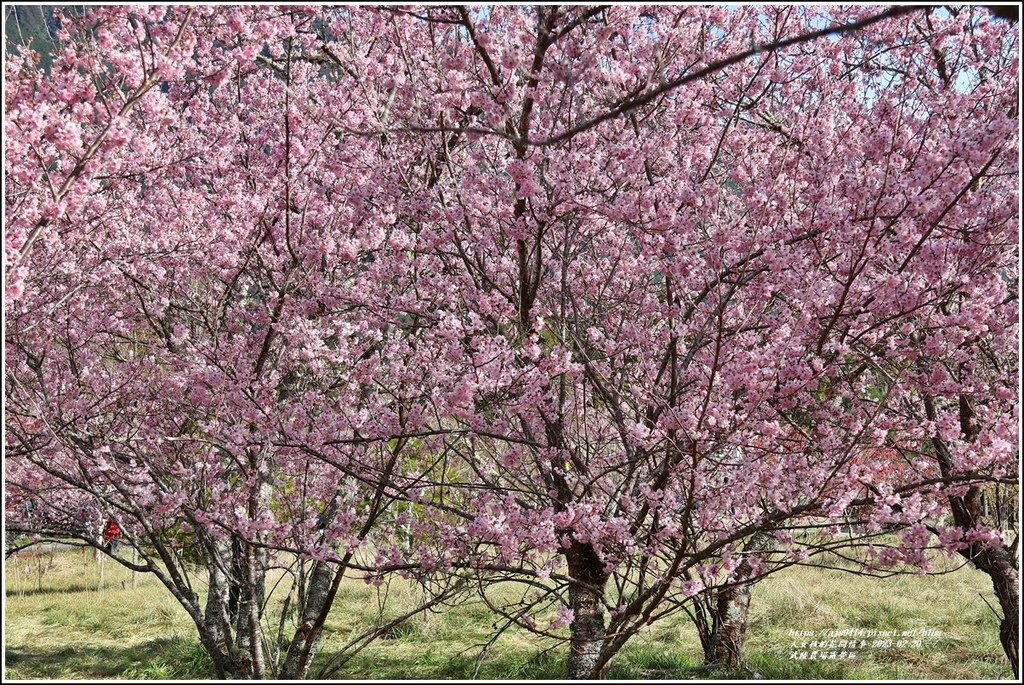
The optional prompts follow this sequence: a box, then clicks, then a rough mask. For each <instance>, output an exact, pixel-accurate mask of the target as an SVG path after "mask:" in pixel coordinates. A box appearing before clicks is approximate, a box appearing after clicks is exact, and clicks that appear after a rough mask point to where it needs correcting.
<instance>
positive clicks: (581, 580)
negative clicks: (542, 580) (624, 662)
mask: <svg viewBox="0 0 1024 685" xmlns="http://www.w3.org/2000/svg"><path fill="white" fill-rule="evenodd" d="M566 560H567V561H568V566H569V577H570V578H572V580H573V581H574V582H572V583H571V584H570V585H569V606H570V608H571V609H572V612H573V619H572V623H571V624H570V626H569V634H570V638H569V663H568V665H567V668H566V678H567V679H569V680H600V679H602V678H603V677H604V674H605V671H606V670H607V666H608V661H607V659H605V658H603V655H602V650H603V647H604V640H605V624H604V608H603V606H602V600H603V599H604V586H605V583H607V582H608V574H607V573H606V572H605V570H604V566H603V564H602V563H601V560H600V559H599V558H598V557H597V554H595V553H594V550H593V548H592V547H591V546H590V545H589V544H588V545H584V544H580V543H578V542H573V543H572V547H571V548H570V550H569V552H568V553H567V554H566Z"/></svg>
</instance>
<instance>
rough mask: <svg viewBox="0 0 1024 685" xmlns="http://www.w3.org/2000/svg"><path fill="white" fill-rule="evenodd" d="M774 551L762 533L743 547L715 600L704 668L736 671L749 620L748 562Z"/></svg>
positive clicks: (750, 570)
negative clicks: (729, 580) (729, 579)
mask: <svg viewBox="0 0 1024 685" xmlns="http://www.w3.org/2000/svg"><path fill="white" fill-rule="evenodd" d="M774 548H775V538H774V537H773V536H772V535H771V534H770V533H767V532H764V531H758V532H757V533H754V535H753V536H752V537H751V538H750V540H748V541H747V544H746V545H745V546H744V548H743V551H744V553H745V558H744V559H743V561H742V562H740V565H739V566H737V567H736V571H735V573H734V574H733V584H732V585H730V586H729V587H725V588H722V589H720V590H719V591H718V593H717V595H716V597H715V603H714V605H713V609H712V629H711V633H710V635H709V636H708V638H707V639H706V640H705V641H704V645H703V647H704V662H705V663H706V664H708V665H713V666H719V667H722V668H725V669H727V670H730V671H738V670H739V668H740V662H741V660H742V658H743V643H744V641H745V640H746V632H747V619H748V618H749V616H750V599H751V595H752V594H753V591H754V584H755V583H756V581H753V580H751V578H752V577H753V575H754V571H753V568H752V565H751V564H750V558H751V556H758V555H762V554H764V553H765V552H769V551H771V550H772V549H774Z"/></svg>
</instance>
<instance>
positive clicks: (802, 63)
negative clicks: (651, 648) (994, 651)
mask: <svg viewBox="0 0 1024 685" xmlns="http://www.w3.org/2000/svg"><path fill="white" fill-rule="evenodd" d="M69 23H70V22H69ZM73 26H74V27H76V28H75V29H74V32H72V33H69V34H68V35H66V36H64V37H63V45H64V47H63V53H62V54H60V55H57V56H56V57H55V59H54V61H53V67H52V69H51V71H50V73H49V74H48V75H44V74H43V73H41V71H40V70H39V69H38V68H36V66H35V63H34V61H33V57H32V56H31V55H30V54H29V55H28V56H26V57H15V58H12V59H11V60H9V62H8V65H7V69H6V77H7V83H8V93H9V94H8V99H7V102H6V113H7V119H6V123H5V131H6V133H7V135H6V136H5V137H6V140H7V142H6V143H5V146H6V152H7V156H8V160H9V164H8V166H7V167H5V177H6V180H7V190H6V194H5V202H6V210H7V220H6V236H7V241H6V247H7V252H6V254H7V264H6V268H5V274H6V277H7V284H6V290H5V292H6V293H7V295H8V300H9V304H8V311H7V317H6V321H7V335H6V338H5V349H6V354H7V359H8V362H7V363H8V368H7V371H6V376H5V395H6V400H7V409H6V412H5V425H6V427H7V434H8V437H7V444H6V449H7V452H8V454H9V455H10V458H8V459H7V460H6V463H8V464H12V466H10V467H7V466H5V476H6V478H7V481H8V485H7V487H8V492H9V493H10V492H16V493H18V494H17V497H18V498H21V500H22V501H27V500H28V499H31V498H37V499H39V500H42V499H44V498H45V499H47V500H49V499H54V501H55V502H56V503H57V506H55V509H64V510H67V511H71V510H73V509H74V510H76V511H77V509H75V508H81V507H85V508H86V509H89V510H90V511H97V512H99V514H98V515H99V516H103V515H104V514H106V515H111V516H113V517H114V518H115V519H116V520H117V521H118V523H119V524H121V527H122V529H123V530H125V531H126V533H125V536H126V538H127V540H128V542H129V544H130V545H131V546H134V547H135V548H136V549H137V551H138V553H139V554H140V555H141V558H142V559H143V562H142V563H140V564H137V565H136V566H137V568H138V570H147V571H150V572H153V573H156V574H157V575H158V576H159V577H160V578H161V580H162V581H163V582H164V584H165V585H166V586H167V587H168V589H169V590H170V591H171V592H173V593H175V596H176V597H177V598H178V599H179V601H180V602H182V604H183V606H185V607H186V609H187V610H189V612H190V615H192V617H193V619H194V621H195V622H196V625H197V628H198V630H199V633H200V636H201V638H202V640H203V643H204V645H206V647H207V649H208V650H209V651H210V652H211V655H213V657H214V661H215V664H217V672H218V675H222V676H223V675H232V676H262V675H277V674H280V675H284V676H286V677H297V676H301V675H304V674H305V673H306V670H307V669H308V666H309V660H310V659H311V658H312V655H313V654H314V653H315V650H316V646H317V644H318V640H319V638H320V634H321V629H322V626H323V621H324V618H325V617H326V612H327V611H328V610H329V609H330V605H331V601H332V598H333V593H334V591H336V589H337V586H338V583H339V582H340V580H341V578H342V575H343V574H344V573H346V572H350V571H353V570H354V571H362V572H365V573H366V574H368V577H370V578H376V577H380V576H381V574H385V573H390V572H396V571H397V572H403V573H405V574H407V575H410V576H411V577H418V578H424V577H432V578H442V577H445V576H449V577H451V578H453V579H457V580H458V582H459V583H461V582H463V581H464V580H466V579H467V578H471V577H472V578H474V579H475V580H478V581H479V582H480V583H481V594H482V595H483V596H484V597H485V598H488V595H487V591H486V585H487V584H488V583H491V582H495V581H498V580H507V581H513V582H517V583H521V584H522V585H523V587H524V592H523V594H522V601H521V602H518V603H516V604H512V605H501V606H498V605H495V607H494V608H495V609H496V610H498V611H500V612H502V613H504V614H505V615H506V617H507V619H508V622H509V623H508V624H509V625H519V626H522V627H525V628H527V629H530V630H534V631H536V632H539V633H543V634H547V635H551V636H555V637H561V638H565V639H566V640H567V641H568V645H569V659H568V671H567V675H568V676H569V677H571V678H595V677H600V676H601V675H603V674H604V672H605V671H606V669H607V667H608V664H609V663H610V662H611V660H612V658H613V657H614V656H615V654H616V653H617V652H618V651H619V650H620V649H621V648H622V646H623V645H624V644H625V643H626V642H627V641H628V640H629V639H630V638H631V637H632V636H634V635H636V634H637V633H638V632H639V631H640V630H642V629H643V628H644V627H645V626H647V625H649V624H650V623H652V622H653V621H655V620H658V619H659V618H662V617H664V616H666V615H669V614H671V613H674V612H680V611H683V612H689V613H690V614H691V616H692V617H693V618H694V620H695V622H696V624H697V626H698V628H699V631H700V633H701V637H702V641H703V642H704V646H705V651H706V653H707V654H708V657H709V659H714V658H717V657H716V654H727V655H729V654H731V655H733V657H735V656H736V655H737V654H738V652H739V649H740V648H741V638H742V614H743V605H744V601H745V600H744V596H746V597H747V600H746V601H749V594H746V595H744V593H745V592H746V593H748V592H749V587H750V584H751V583H753V582H756V580H757V579H759V578H761V577H764V575H765V574H767V573H770V572H773V571H774V570H777V569H778V568H783V567H785V566H786V565H789V564H792V563H798V562H800V561H801V560H803V559H805V558H806V557H807V556H808V555H810V554H814V553H819V552H823V551H830V550H834V551H840V552H842V551H843V550H846V551H847V552H844V553H848V552H849V550H863V552H864V553H865V554H866V555H867V556H866V557H859V558H861V559H862V561H863V563H871V564H875V565H878V566H894V565H905V566H910V567H913V568H916V569H921V570H927V568H928V557H927V554H926V553H925V552H926V550H927V549H928V548H929V547H933V546H935V545H937V544H938V545H941V546H942V547H943V548H945V549H947V550H952V551H954V552H956V551H959V552H961V553H963V554H965V555H966V556H968V557H969V558H970V559H972V560H973V561H975V563H976V564H977V565H978V566H979V568H982V570H985V571H986V572H988V573H990V574H991V575H992V576H993V580H994V582H995V587H996V590H997V595H998V596H999V598H1000V602H1001V603H1002V605H1003V610H1004V612H1005V614H1006V620H1007V621H1009V620H1010V618H1011V616H1013V617H1015V616H1016V613H1013V612H1016V611H1017V609H1016V606H1017V603H1018V602H1017V599H1016V594H1014V593H1010V592H1009V590H1006V589H1005V588H1008V587H1009V585H1008V581H1009V580H1012V575H1011V574H1009V572H1008V571H1006V568H1007V564H1008V561H1007V560H1008V559H1009V558H1012V556H1013V554H1014V553H1015V549H1014V547H1013V544H1012V543H1010V542H1009V541H1007V540H1004V539H1002V537H1001V536H1000V534H999V532H998V531H996V530H993V529H991V528H990V527H987V526H985V525H983V524H981V523H980V522H979V520H978V518H977V517H976V516H973V515H966V514H964V515H961V514H957V511H961V510H962V512H969V511H971V508H970V506H968V503H969V502H971V501H973V499H972V498H976V494H972V493H977V492H978V491H979V490H978V489H979V488H981V487H984V486H985V485H988V484H992V483H1009V482H1015V481H1016V478H1017V456H1018V453H1017V448H1016V443H1017V423H1018V415H1017V409H1016V393H1015V391H1014V389H1013V384H1012V379H1013V378H1015V376H1016V373H1017V361H1016V359H1017V357H1016V349H1017V342H1018V330H1017V327H1016V321H1017V292H1016V289H1017V261H1018V259H1019V255H1018V253H1017V251H1016V249H1017V248H1016V244H1017V237H1018V223H1019V214H1018V209H1017V208H1018V191H1017V186H1018V181H1019V176H1018V174H1019V171H1018V168H1017V157H1018V144H1019V140H1018V116H1019V114H1018V111H1017V102H1018V98H1019V93H1018V86H1017V84H1018V82H1019V77H1018V61H1017V52H1018V50H1019V46H1018V44H1017V39H1016V34H1015V33H1014V31H1013V30H1011V29H1010V28H1009V27H1008V25H1006V24H1004V23H1001V22H993V21H991V19H990V18H989V15H988V14H987V13H985V12H983V11H981V10H977V9H973V8H961V9H958V10H956V11H955V12H947V13H938V12H930V11H927V10H926V9H924V8H917V7H900V8H892V9H883V8H860V9H836V8H832V7H814V8H798V7H781V8H764V7H750V6H743V7H739V8H725V7H696V6H678V7H632V6H629V7H627V6H622V7H582V6H580V7H576V6H574V7H569V8H563V7H554V6H551V7H548V6H545V7H538V8H525V7H513V6H494V7H489V8H487V9H472V8H463V7H428V8H405V7H390V8H341V9H338V8H332V9H327V8H303V7H287V8H270V7H266V8H263V7H260V8H246V9H238V8H171V9H168V8H164V7H160V8H151V9H150V8H124V7H120V8H102V9H100V8H93V9H90V10H89V11H88V12H86V13H85V15H84V16H83V17H81V18H80V19H79V20H76V21H75V22H74V23H73ZM964 407H966V409H964ZM54 492H62V493H67V495H68V496H67V498H66V503H65V499H57V498H55V497H53V496H52V495H51V494H50V493H54ZM12 501H13V500H12ZM951 503H952V504H951ZM950 506H952V507H953V512H954V521H953V525H952V526H950V525H948V522H946V521H943V519H942V513H943V512H944V511H946V510H947V509H948V508H949V507H950ZM23 510H24V507H22V508H17V507H15V508H13V509H12V508H10V507H9V508H8V516H9V517H14V516H16V515H17V513H18V512H22V511H23ZM962 512H961V513H962ZM852 523H856V524H858V528H857V530H858V532H857V533H856V535H855V536H854V537H852V538H851V536H850V535H849V534H848V533H847V532H844V530H843V528H842V527H843V526H846V527H847V530H849V527H850V525H851V524H852ZM25 527H26V529H27V528H30V526H29V525H28V523H26V526H25ZM894 528H899V529H901V531H902V532H899V533H898V536H899V541H898V542H897V543H896V544H891V543H886V542H885V541H886V540H888V539H890V538H891V533H890V531H891V530H893V529H894ZM76 534H77V535H79V536H81V537H82V538H83V539H86V540H95V539H96V538H95V535H96V533H94V532H88V531H82V530H79V531H76ZM90 536H92V537H90ZM183 537H187V538H188V540H189V541H190V543H191V544H192V545H193V547H194V548H195V549H196V550H198V554H199V555H200V556H201V558H202V560H203V568H204V569H205V575H203V577H202V579H201V580H200V578H199V576H197V575H195V574H194V573H191V572H189V571H188V570H187V568H186V566H185V565H183V564H181V563H179V561H178V557H176V556H175V554H176V552H175V547H174V545H173V544H172V542H173V541H174V540H177V539H181V538H183ZM1007 555H1010V556H1009V557H1007ZM292 559H298V561H295V562H292V561H291V560H292ZM986 559H989V560H990V561H985V560H986ZM121 561H122V563H126V564H129V563H131V562H130V561H128V560H127V559H124V558H122V559H121ZM275 565H281V566H284V567H285V570H286V572H287V573H288V574H290V575H289V577H294V579H295V594H294V595H293V597H294V598H293V599H291V600H289V601H291V602H294V603H296V604H298V613H297V618H296V620H295V621H294V623H293V624H291V626H290V633H291V635H292V637H291V639H288V640H286V639H284V628H285V626H286V624H287V621H286V620H285V619H286V617H284V616H282V617H281V618H280V627H279V629H278V630H277V635H278V636H279V639H277V640H276V641H274V640H269V641H268V640H266V638H267V636H268V635H272V634H273V632H274V631H273V630H271V629H269V628H268V627H266V624H267V621H268V619H269V618H270V617H269V615H268V613H267V612H266V611H265V608H264V604H265V597H266V587H265V583H266V579H267V578H269V577H270V576H269V575H268V574H269V573H270V572H271V571H272V570H274V568H273V567H274V566H275ZM995 568H998V569H1001V570H998V571H996V572H993V571H992V570H990V569H995ZM200 583H204V584H205V586H206V588H207V597H206V603H205V606H204V605H203V604H202V603H201V602H200V600H199V598H198V595H197V594H196V590H195V589H194V588H196V587H199V584H200ZM1001 588H1003V589H1001ZM1004 600H1005V601H1004ZM549 610H550V615H549V613H547V612H548V611H549ZM737 610H738V612H739V613H737ZM285 613H287V612H285ZM551 616H553V618H551ZM1014 620H1015V618H1014ZM730 625H731V626H732V628H729V626H730ZM730 633H731V634H730ZM1004 633H1006V634H1007V638H1006V640H1005V641H1004V644H1006V645H1008V646H1007V648H1006V649H1007V653H1008V655H1011V650H1012V652H1013V654H1015V653H1016V636H1015V635H1012V634H1010V631H1009V630H1008V629H1004ZM265 643H266V644H265ZM275 650H276V651H275ZM1012 658H1013V656H1012V655H1011V659H1012Z"/></svg>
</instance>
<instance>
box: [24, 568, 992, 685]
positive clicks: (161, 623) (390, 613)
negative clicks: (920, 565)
mask: <svg viewBox="0 0 1024 685" xmlns="http://www.w3.org/2000/svg"><path fill="white" fill-rule="evenodd" d="M16 563H20V565H21V566H20V568H19V567H17V566H15V564H16ZM101 569H102V573H103V588H102V589H100V588H99V581H100V572H101ZM385 590H386V592H387V594H386V596H385V595H384V592H385ZM497 591H498V592H499V593H500V592H511V590H509V589H500V588H499V589H498V590H497ZM5 592H6V601H5V616H4V628H5V631H4V632H5V646H4V654H5V662H6V670H5V673H4V676H5V679H7V678H10V679H63V680H75V679H159V680H175V679H196V678H210V677H212V672H211V671H210V666H209V660H208V659H207V658H206V656H205V654H204V653H203V651H202V648H201V647H200V646H199V644H198V640H197V639H196V637H195V631H194V628H193V626H192V624H191V622H190V619H189V618H188V616H187V614H186V613H185V612H184V610H183V609H182V608H181V607H180V606H178V605H177V603H176V602H175V601H174V600H173V599H172V598H171V596H170V594H169V593H167V591H166V590H165V589H163V588H162V587H161V586H160V585H159V584H158V583H157V582H156V581H155V579H153V578H152V577H148V576H142V575H138V576H136V577H134V578H133V577H132V574H131V573H130V572H128V571H126V570H125V569H123V568H121V567H120V566H118V565H117V564H115V563H113V562H111V561H109V560H107V561H105V562H104V564H103V565H102V566H101V565H100V564H99V563H98V562H97V561H96V560H95V559H94V558H93V557H92V556H91V555H88V556H83V555H82V554H81V553H79V552H77V551H70V552H68V551H66V552H59V553H55V554H52V555H44V556H43V557H41V558H39V559H37V560H30V561H22V562H12V561H8V562H7V563H6V565H5ZM418 599H419V589H418V588H416V587H414V586H412V585H411V584H408V583H404V582H402V581H395V582H393V583H391V584H390V586H389V587H386V588H375V587H373V586H370V585H366V584H365V583H363V582H361V581H360V580H357V579H352V580H348V581H346V582H345V583H344V584H343V586H342V589H341V592H340V593H339V596H338V600H337V602H336V604H335V607H334V610H333V611H332V613H331V616H330V619H329V620H328V623H327V626H326V641H325V648H324V649H323V650H322V652H321V656H320V657H319V658H318V659H317V662H316V663H315V664H314V668H313V673H314V674H315V673H317V672H318V671H319V670H320V669H321V668H323V667H325V666H327V665H329V662H330V658H331V656H332V655H333V654H335V653H336V652H337V651H338V650H339V649H340V648H341V647H342V646H343V645H345V644H346V643H347V642H349V641H350V640H351V639H352V638H354V637H355V636H357V635H358V634H360V633H361V632H363V631H365V630H366V629H367V628H370V627H373V626H374V625H377V624H378V622H379V621H380V620H381V619H384V620H387V619H389V618H392V617H394V616H397V615H399V613H401V612H402V611H403V610H405V609H406V608H408V607H411V606H413V605H414V604H415V603H416V602H417V600H418ZM986 599H987V600H988V601H989V602H991V603H993V604H994V600H993V598H992V592H991V587H990V586H989V584H988V581H987V578H986V577H985V576H984V575H982V574H981V573H979V572H977V571H972V570H970V569H959V570H955V571H952V572H950V573H948V574H946V575H942V576H903V577H897V578H891V579H887V580H877V579H871V578H865V577H858V576H853V575H850V574H847V573H842V572H840V571H835V570H829V569H823V568H814V567H802V568H792V569H789V570H787V571H785V572H783V573H780V574H778V575H776V576H773V577H771V578H769V579H767V580H766V581H764V582H763V583H761V584H760V585H759V586H758V588H757V589H756V590H755V592H754V599H753V602H752V605H751V611H752V618H751V623H750V629H749V635H748V644H747V665H748V667H749V668H750V669H751V672H757V673H759V674H760V675H761V676H763V677H766V678H771V679H787V678H796V679H848V680H855V679H876V680H887V679H888V680H892V679H927V680H933V679H934V680H962V679H1009V678H1010V675H1011V674H1010V669H1009V666H1008V665H1007V664H1006V661H1005V659H1004V657H1003V655H1002V650H1001V648H1000V646H999V641H998V628H997V623H998V622H997V619H996V617H995V615H994V614H993V612H992V610H991V609H990V608H989V607H988V606H987V605H986V602H985V600H986ZM496 621H497V619H496V617H495V616H494V615H493V614H491V613H490V612H489V611H488V610H487V608H486V607H485V606H484V605H483V604H482V603H480V602H478V601H477V602H474V601H469V600H466V601H463V602H462V603H460V604H459V605H458V606H457V607H455V608H453V609H450V610H448V611H445V612H444V613H439V614H423V615H419V616H416V617H414V618H413V619H410V620H409V621H408V622H406V623H405V624H403V625H401V626H399V627H397V628H396V629H394V630H392V631H390V633H389V634H388V636H387V637H386V638H383V639H380V640H378V641H376V642H374V643H372V644H371V645H370V646H369V647H367V648H366V649H365V650H363V651H361V652H359V653H358V654H357V655H356V656H354V657H353V658H352V659H351V660H349V661H348V662H347V663H346V664H345V665H344V667H343V668H342V669H341V670H340V671H338V672H337V673H335V674H334V675H333V677H335V678H341V679H396V680H398V679H401V680H404V679H446V678H447V679H452V678H454V679H473V678H480V679H491V680H498V679H501V680H523V679H552V678H559V677H561V675H562V673H563V669H564V654H563V652H564V647H563V646H561V645H558V644H557V643H555V642H553V641H543V640H538V639H537V638H536V637H534V636H531V635H529V634H527V633H525V632H523V631H520V630H516V629H510V630H508V631H506V632H504V633H503V634H502V635H501V636H500V637H499V638H498V639H496V640H494V641H493V642H492V643H491V642H490V640H491V638H492V637H493V635H494V633H495V630H494V626H495V625H496ZM856 628H860V629H863V630H865V631H881V630H886V631H889V630H893V631H898V632H902V631H904V630H918V631H922V630H924V631H928V635H929V637H928V638H927V639H923V640H922V642H921V644H920V645H918V646H916V647H910V648H896V646H895V644H894V645H893V646H890V647H888V648H885V647H882V646H877V647H871V646H866V647H865V648H864V649H858V650H856V656H855V658H853V659H847V660H842V661H840V660H829V659H825V660H819V659H815V660H810V659H804V660H801V659H794V658H792V652H793V651H794V649H793V646H792V645H793V642H794V640H795V639H796V638H795V637H794V636H793V635H792V634H791V631H807V632H808V633H811V634H812V635H814V636H821V637H822V638H824V636H825V635H826V632H825V631H835V630H843V629H856ZM804 639H812V638H804ZM485 645H489V646H488V647H487V648H486V649H484V646H485ZM700 662H701V650H700V645H699V642H698V640H697V636H696V633H695V631H694V629H693V627H692V626H691V625H690V624H689V623H688V622H687V619H686V618H685V617H683V616H680V617H677V618H675V619H672V620H667V621H664V622H662V623H660V624H657V625H655V626H652V627H650V628H648V629H647V630H646V631H645V632H644V633H643V634H641V635H639V636H637V637H636V638H635V639H634V640H633V641H632V642H631V643H630V644H629V645H628V646H627V648H626V649H625V650H624V651H623V652H622V653H621V654H620V655H619V656H618V657H617V658H616V660H615V662H614V664H613V666H612V669H611V672H610V676H611V677H612V678H617V679H656V678H677V679H687V678H693V677H697V678H712V677H714V674H713V673H709V672H707V671H705V670H702V669H701V668H700Z"/></svg>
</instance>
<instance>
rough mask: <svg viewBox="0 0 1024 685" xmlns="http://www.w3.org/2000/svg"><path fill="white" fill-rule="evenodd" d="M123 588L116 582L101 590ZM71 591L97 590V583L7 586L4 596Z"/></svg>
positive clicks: (38, 594)
mask: <svg viewBox="0 0 1024 685" xmlns="http://www.w3.org/2000/svg"><path fill="white" fill-rule="evenodd" d="M123 589H124V588H123V587H121V583H120V582H116V583H111V584H108V585H107V586H106V587H104V588H103V590H100V591H99V592H103V591H104V590H123ZM69 592H97V590H96V585H95V584H92V585H85V584H83V583H71V584H69V585H62V586H60V587H44V588H42V589H40V588H39V587H33V588H22V589H17V588H10V587H8V588H7V592H6V593H5V595H4V596H5V597H26V598H27V597H45V596H47V595H63V594H67V593H69Z"/></svg>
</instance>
